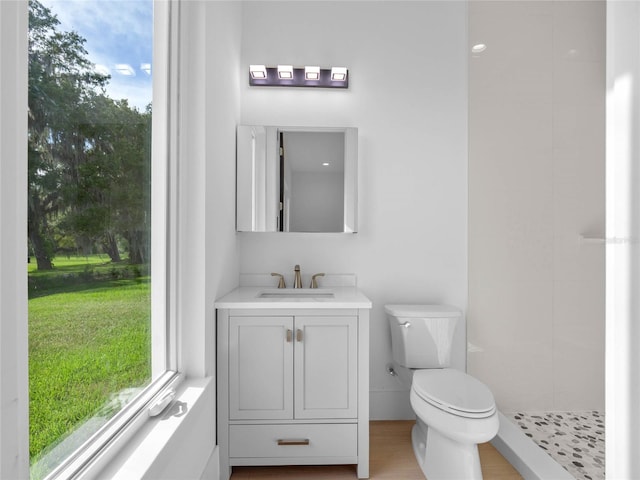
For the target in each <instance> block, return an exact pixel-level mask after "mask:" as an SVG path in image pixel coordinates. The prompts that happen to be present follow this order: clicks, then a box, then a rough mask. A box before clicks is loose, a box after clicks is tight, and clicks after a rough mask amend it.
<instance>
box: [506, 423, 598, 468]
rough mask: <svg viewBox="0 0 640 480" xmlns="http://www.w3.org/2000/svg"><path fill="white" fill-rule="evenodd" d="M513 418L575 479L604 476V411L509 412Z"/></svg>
mask: <svg viewBox="0 0 640 480" xmlns="http://www.w3.org/2000/svg"><path fill="white" fill-rule="evenodd" d="M505 415H506V416H507V417H508V418H509V419H510V420H512V421H513V422H514V423H515V424H516V425H518V426H519V427H520V428H521V429H522V430H523V432H524V433H525V434H526V435H527V436H528V437H529V438H531V439H532V440H533V441H534V442H536V443H537V444H538V446H539V447H540V448H542V449H544V450H546V451H547V453H548V454H549V455H551V457H553V459H554V460H555V461H556V462H558V463H559V464H560V465H562V466H563V467H564V468H565V469H566V470H567V471H569V473H571V474H572V475H573V476H574V477H575V478H576V479H586V480H604V414H603V413H601V412H595V411H593V412H592V411H589V412H541V413H531V412H527V413H507V414H505Z"/></svg>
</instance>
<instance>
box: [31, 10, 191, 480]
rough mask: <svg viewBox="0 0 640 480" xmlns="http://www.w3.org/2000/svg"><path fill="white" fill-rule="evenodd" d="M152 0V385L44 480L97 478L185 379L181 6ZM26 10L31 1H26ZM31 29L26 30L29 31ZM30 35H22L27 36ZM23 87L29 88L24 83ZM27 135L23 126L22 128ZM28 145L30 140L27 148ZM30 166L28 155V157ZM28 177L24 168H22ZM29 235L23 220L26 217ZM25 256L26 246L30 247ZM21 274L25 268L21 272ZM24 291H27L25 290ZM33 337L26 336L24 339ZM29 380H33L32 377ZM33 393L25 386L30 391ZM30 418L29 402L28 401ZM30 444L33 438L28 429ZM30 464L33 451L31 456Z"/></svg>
mask: <svg viewBox="0 0 640 480" xmlns="http://www.w3.org/2000/svg"><path fill="white" fill-rule="evenodd" d="M152 1H153V10H154V12H153V62H152V68H153V115H152V155H151V158H152V167H151V205H152V208H151V383H150V385H148V386H147V387H146V388H145V389H144V390H143V391H142V392H141V393H140V394H139V395H138V396H137V397H135V399H134V400H133V401H132V402H130V403H129V404H128V405H126V406H125V407H124V408H123V409H122V410H120V411H119V412H118V413H117V414H116V415H114V417H113V418H112V419H110V420H109V421H108V422H107V423H106V424H105V425H104V426H103V427H101V428H100V429H99V430H98V431H97V432H96V433H95V434H94V435H92V436H91V437H90V438H89V439H88V440H87V441H86V442H85V443H84V444H83V445H82V446H80V447H79V448H78V449H77V450H75V451H74V453H72V454H71V455H70V456H69V457H67V458H66V459H65V460H64V461H63V462H61V463H60V465H58V466H57V467H56V468H55V469H54V470H53V471H52V472H50V473H49V474H48V475H47V476H46V477H45V478H46V480H54V479H55V480H58V479H68V478H80V477H85V476H94V475H96V474H97V473H98V472H99V471H100V470H102V469H103V468H104V467H105V466H106V464H107V463H108V462H109V461H110V460H111V459H113V458H114V456H115V455H116V454H117V453H118V452H119V451H120V450H121V449H122V447H123V446H124V445H125V444H126V442H127V441H128V440H130V439H131V438H132V437H133V435H134V434H135V433H136V432H137V431H138V430H139V429H140V428H142V426H143V425H144V424H145V423H146V422H147V421H149V419H150V416H149V413H148V412H149V409H150V408H151V407H153V406H154V405H156V404H157V403H159V401H160V399H162V398H164V397H165V396H166V395H167V393H168V392H169V391H170V390H174V391H175V390H176V389H177V387H178V385H179V384H180V383H181V382H182V380H183V375H181V374H180V373H179V358H178V332H179V329H178V324H177V318H178V311H177V305H178V302H177V300H178V298H177V297H178V294H177V292H178V282H177V279H176V277H177V276H176V275H175V272H177V260H178V241H177V240H178V228H177V223H178V209H179V205H178V201H177V199H178V162H177V158H178V151H179V150H178V138H179V135H178V125H179V123H178V119H177V115H176V114H175V112H177V111H178V105H179V104H178V68H177V67H176V65H178V60H179V59H178V52H179V45H178V35H179V28H178V26H179V15H178V12H179V5H178V3H177V2H174V1H172V0H152ZM23 7H24V9H25V10H27V9H28V6H27V2H24V5H23ZM27 29H28V27H27ZM26 33H27V32H26V31H25V32H24V35H25V37H26ZM25 89H26V85H25ZM25 137H26V122H25ZM24 144H25V145H26V141H25V143H24ZM25 163H26V154H25ZM24 168H25V171H26V165H24ZM21 220H22V221H23V222H24V225H25V228H24V229H23V230H24V231H26V214H25V216H24V218H23V219H21ZM25 250H26V248H25ZM23 269H24V266H23ZM25 291H26V290H25ZM27 335H28V334H27ZM27 377H28V376H27ZM27 389H28V387H27ZM27 412H28V402H27ZM26 430H27V439H28V428H27V429H26ZM26 457H27V458H26V461H27V465H28V463H29V457H28V448H27V455H26Z"/></svg>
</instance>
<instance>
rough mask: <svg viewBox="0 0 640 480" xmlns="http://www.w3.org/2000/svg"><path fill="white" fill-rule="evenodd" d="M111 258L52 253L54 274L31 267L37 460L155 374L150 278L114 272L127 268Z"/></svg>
mask: <svg viewBox="0 0 640 480" xmlns="http://www.w3.org/2000/svg"><path fill="white" fill-rule="evenodd" d="M107 262H108V259H105V258H104V257H99V256H92V257H80V258H72V259H68V260H67V259H66V258H63V259H55V261H54V264H55V267H54V270H53V271H49V272H37V271H35V268H34V266H33V265H31V264H30V265H29V281H30V299H29V396H30V405H29V417H30V418H29V419H30V425H29V441H30V444H29V445H30V455H31V461H32V463H33V462H35V461H37V460H38V458H39V457H40V456H41V455H42V453H43V452H46V450H47V447H50V446H51V445H54V444H55V443H57V442H58V441H59V440H61V439H63V438H64V437H65V436H66V435H68V434H69V433H70V432H72V431H73V430H75V429H76V428H77V427H78V426H79V425H81V424H82V423H83V422H84V421H85V420H86V419H88V418H90V417H92V416H93V415H95V414H96V412H97V411H99V410H100V409H101V408H102V407H103V406H104V405H105V404H106V403H107V402H108V401H109V399H110V398H111V395H112V394H115V393H117V392H119V391H120V390H123V389H126V388H130V387H139V386H142V385H144V384H146V383H148V381H149V379H150V376H151V371H150V360H151V349H150V321H149V317H150V299H149V295H150V291H149V287H150V283H149V277H148V276H138V277H134V278H127V277H128V275H119V274H115V273H114V270H113V269H114V268H115V269H116V270H117V269H123V270H124V269H127V268H130V266H127V265H126V264H123V265H112V264H109V263H107ZM101 271H104V272H105V274H104V275H102V273H101ZM87 272H91V273H92V275H89V274H88V273H87ZM122 277H125V278H122ZM114 278H116V279H114ZM33 285H36V286H37V288H31V287H32V286H33ZM113 413H115V412H113ZM102 414H103V415H104V412H103V413H102Z"/></svg>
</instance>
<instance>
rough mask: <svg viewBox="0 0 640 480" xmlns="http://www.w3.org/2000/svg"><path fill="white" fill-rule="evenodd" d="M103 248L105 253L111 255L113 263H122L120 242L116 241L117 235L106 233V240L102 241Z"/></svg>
mask: <svg viewBox="0 0 640 480" xmlns="http://www.w3.org/2000/svg"><path fill="white" fill-rule="evenodd" d="M102 248H103V249H104V251H105V253H106V254H107V255H109V258H111V262H112V263H117V262H121V261H122V258H120V250H119V249H118V242H117V241H116V237H115V235H113V234H112V233H111V232H105V234H104V238H103V240H102Z"/></svg>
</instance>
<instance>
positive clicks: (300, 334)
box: [296, 329, 302, 342]
mask: <svg viewBox="0 0 640 480" xmlns="http://www.w3.org/2000/svg"><path fill="white" fill-rule="evenodd" d="M296 340H297V341H298V342H301V341H302V330H300V329H297V330H296Z"/></svg>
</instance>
